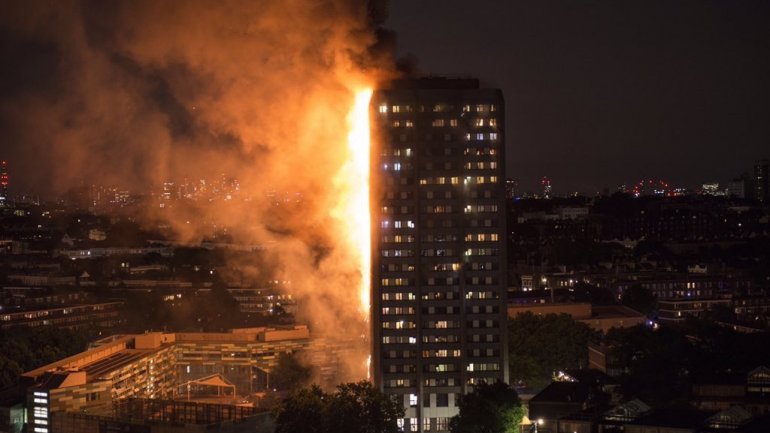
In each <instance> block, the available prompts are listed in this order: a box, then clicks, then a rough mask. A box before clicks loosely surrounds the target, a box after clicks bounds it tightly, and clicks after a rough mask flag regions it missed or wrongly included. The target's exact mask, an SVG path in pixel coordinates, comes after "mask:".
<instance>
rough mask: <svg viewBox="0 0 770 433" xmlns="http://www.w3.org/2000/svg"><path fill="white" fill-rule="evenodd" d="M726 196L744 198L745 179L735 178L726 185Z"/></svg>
mask: <svg viewBox="0 0 770 433" xmlns="http://www.w3.org/2000/svg"><path fill="white" fill-rule="evenodd" d="M727 195H728V196H729V197H735V198H746V178H745V177H736V178H735V179H733V180H731V181H730V183H729V184H728V185H727Z"/></svg>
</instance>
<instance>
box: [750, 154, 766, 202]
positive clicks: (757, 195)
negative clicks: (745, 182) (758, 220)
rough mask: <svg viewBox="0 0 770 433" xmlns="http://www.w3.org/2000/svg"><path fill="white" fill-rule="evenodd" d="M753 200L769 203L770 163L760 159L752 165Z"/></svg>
mask: <svg viewBox="0 0 770 433" xmlns="http://www.w3.org/2000/svg"><path fill="white" fill-rule="evenodd" d="M753 183H754V185H753V186H754V199H756V200H759V201H761V202H764V203H767V202H768V201H770V161H768V160H767V159H760V160H757V162H755V163H754V182H753Z"/></svg>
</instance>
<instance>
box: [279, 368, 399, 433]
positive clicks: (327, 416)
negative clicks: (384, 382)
mask: <svg viewBox="0 0 770 433" xmlns="http://www.w3.org/2000/svg"><path fill="white" fill-rule="evenodd" d="M403 416H404V409H403V407H402V406H401V404H400V403H399V402H397V401H395V400H393V399H392V398H390V397H389V396H387V395H385V394H383V393H382V392H380V391H379V390H378V389H376V388H374V387H373V386H372V384H371V383H370V382H367V381H361V382H357V383H346V384H342V385H339V386H337V390H336V391H335V392H333V393H326V392H324V391H323V390H321V388H319V387H318V386H315V385H314V386H313V387H311V388H305V389H302V390H299V391H296V392H294V393H292V394H291V395H289V396H288V397H286V398H285V399H283V401H282V402H281V403H280V404H279V405H278V407H277V408H276V410H275V413H274V418H275V423H276V429H275V432H276V433H338V432H346V433H397V432H399V428H398V424H397V420H398V418H401V417H403Z"/></svg>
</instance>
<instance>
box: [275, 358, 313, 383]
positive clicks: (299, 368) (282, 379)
mask: <svg viewBox="0 0 770 433" xmlns="http://www.w3.org/2000/svg"><path fill="white" fill-rule="evenodd" d="M312 377H313V368H312V367H310V366H308V365H304V364H302V362H300V359H299V357H298V355H297V353H296V352H292V353H286V352H284V353H281V354H280V355H278V364H277V365H276V366H275V368H273V371H271V372H270V387H271V388H274V389H277V390H279V391H293V390H295V389H299V388H301V387H303V386H306V385H308V384H309V383H310V380H311V379H312Z"/></svg>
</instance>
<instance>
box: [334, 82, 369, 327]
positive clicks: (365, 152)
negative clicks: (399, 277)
mask: <svg viewBox="0 0 770 433" xmlns="http://www.w3.org/2000/svg"><path fill="white" fill-rule="evenodd" d="M371 97H372V90H371V89H364V90H360V91H357V92H356V94H355V101H354V104H353V107H352V108H351V110H350V112H349V113H348V117H347V123H348V128H349V133H348V156H347V160H346V162H345V164H344V165H343V167H342V169H341V170H340V173H339V174H338V177H337V179H336V181H337V183H338V186H339V188H338V190H339V191H340V195H341V201H340V202H339V203H338V206H337V209H335V211H334V215H335V216H336V217H337V218H339V219H341V220H342V221H343V222H344V224H345V227H346V228H347V230H346V232H347V235H346V236H347V238H348V239H347V241H348V245H349V246H350V248H351V249H352V250H353V255H354V260H357V261H358V269H359V270H360V272H361V283H360V286H359V288H358V295H359V302H360V310H361V313H362V314H363V315H364V317H365V318H367V319H368V316H369V288H370V282H371V257H370V256H369V255H370V253H371V249H370V245H371V238H370V236H371V228H370V225H371V223H370V212H369V146H370V143H369V141H370V139H369V100H370V99H371Z"/></svg>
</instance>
